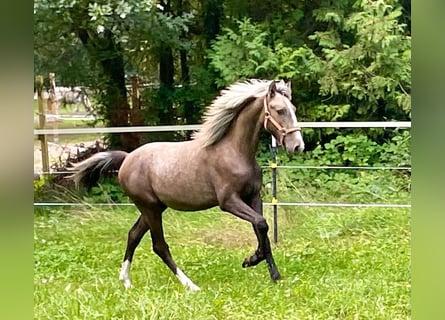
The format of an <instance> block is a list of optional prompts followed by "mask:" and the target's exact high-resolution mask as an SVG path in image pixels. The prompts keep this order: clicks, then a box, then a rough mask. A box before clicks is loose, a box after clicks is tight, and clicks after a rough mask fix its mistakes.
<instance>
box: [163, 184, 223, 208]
mask: <svg viewBox="0 0 445 320" xmlns="http://www.w3.org/2000/svg"><path fill="white" fill-rule="evenodd" d="M192 191H193V190H190V189H188V190H187V189H185V190H183V191H182V192H180V193H176V194H175V195H172V194H157V196H158V198H159V200H161V202H162V203H164V204H165V205H166V206H167V207H169V208H172V209H175V210H181V211H197V210H204V209H208V208H211V207H214V206H216V205H217V204H218V202H217V200H216V197H215V196H213V194H212V193H211V192H206V191H200V192H196V193H195V192H192Z"/></svg>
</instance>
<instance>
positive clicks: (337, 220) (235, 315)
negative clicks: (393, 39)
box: [34, 207, 410, 320]
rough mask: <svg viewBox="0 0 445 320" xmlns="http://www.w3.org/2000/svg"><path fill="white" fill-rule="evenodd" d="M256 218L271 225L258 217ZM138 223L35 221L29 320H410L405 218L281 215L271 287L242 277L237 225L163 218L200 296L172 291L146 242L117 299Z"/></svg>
mask: <svg viewBox="0 0 445 320" xmlns="http://www.w3.org/2000/svg"><path fill="white" fill-rule="evenodd" d="M265 215H266V217H267V218H268V220H269V222H270V224H271V222H272V221H271V209H270V208H269V207H267V209H266V210H265ZM137 216H138V214H137V212H136V209H135V208H133V207H127V208H113V209H112V208H102V209H97V208H96V209H88V208H87V207H79V208H75V209H65V210H61V209H60V210H56V209H48V208H45V209H44V210H43V209H38V210H36V213H35V235H34V239H35V250H34V252H35V280H34V286H35V307H34V308H35V310H34V311H35V319H240V320H241V319H270V320H272V319H274V320H275V319H305V320H306V319H391V320H394V319H410V225H409V221H410V210H409V209H384V208H368V209H353V208H349V209H344V208H343V209H340V208H280V209H279V228H280V229H279V242H278V244H276V245H274V255H275V260H276V263H277V265H278V268H279V270H280V272H281V274H282V276H283V279H282V280H281V281H279V282H277V283H273V282H272V281H271V280H270V278H269V274H268V271H267V267H266V264H265V263H264V262H263V263H261V264H260V265H258V266H256V267H253V268H248V269H243V268H241V262H242V261H243V259H244V257H246V256H247V255H250V254H251V253H252V252H253V250H254V248H255V247H256V240H255V238H254V235H253V231H252V229H251V226H250V225H249V224H248V223H246V222H243V221H241V220H239V219H237V218H235V217H233V216H231V215H229V214H225V213H221V212H220V211H219V210H217V209H213V210H209V211H205V212H201V213H182V212H175V211H167V212H166V213H165V218H164V219H165V220H164V227H165V233H166V238H167V242H168V243H169V245H170V249H171V251H172V254H173V257H174V258H175V260H176V262H177V264H178V266H179V267H181V269H182V270H184V272H185V273H186V274H187V275H188V276H189V277H190V278H191V279H192V280H193V281H194V282H195V283H196V284H197V285H198V286H200V287H201V289H202V290H201V291H200V292H188V291H187V290H185V289H184V288H183V287H182V286H181V285H180V283H179V282H178V281H177V279H176V278H175V277H174V275H173V274H172V273H171V272H170V271H169V270H168V268H167V267H166V266H165V265H164V264H163V263H162V261H161V260H160V259H159V258H158V257H157V256H156V255H155V254H154V253H153V252H152V250H151V240H150V237H149V235H147V236H146V237H145V238H144V239H143V241H142V243H141V245H140V246H139V247H138V249H137V250H136V254H135V260H134V263H133V265H132V279H133V287H132V288H131V289H130V290H128V291H126V290H125V289H124V288H123V286H122V285H121V283H120V282H119V280H118V273H119V269H120V265H121V262H122V258H123V253H124V249H125V243H126V235H127V232H128V230H129V228H130V227H131V226H132V224H133V222H134V221H135V220H136V218H137ZM269 235H270V237H272V233H271V231H270V232H269Z"/></svg>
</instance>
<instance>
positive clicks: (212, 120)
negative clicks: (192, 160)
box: [192, 79, 290, 147]
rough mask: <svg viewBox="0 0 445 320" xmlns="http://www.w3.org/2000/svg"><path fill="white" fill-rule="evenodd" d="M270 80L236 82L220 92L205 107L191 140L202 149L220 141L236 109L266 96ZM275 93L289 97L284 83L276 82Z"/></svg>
mask: <svg viewBox="0 0 445 320" xmlns="http://www.w3.org/2000/svg"><path fill="white" fill-rule="evenodd" d="M270 83H271V80H258V79H250V80H247V81H243V82H236V83H234V84H232V85H230V86H229V87H227V88H226V89H224V90H222V91H221V93H220V94H219V96H218V97H216V98H215V100H213V102H212V103H211V105H210V106H208V107H207V109H206V111H205V112H204V116H203V124H202V127H201V129H200V130H199V131H197V132H195V133H194V135H193V137H192V138H193V139H195V140H200V141H201V142H202V145H203V147H207V146H211V145H213V144H215V143H217V142H218V141H219V140H221V139H222V137H223V136H224V134H225V133H226V132H227V130H228V128H229V127H230V124H231V123H232V121H233V119H234V118H235V116H236V115H237V111H238V109H239V108H240V107H241V106H243V105H244V104H245V103H246V102H247V101H249V100H251V99H256V98H259V97H262V96H265V95H266V94H267V91H268V88H269V85H270ZM276 87H277V91H281V92H283V93H286V94H287V95H288V96H290V92H289V88H288V87H287V86H286V84H285V83H284V81H280V82H277V84H276Z"/></svg>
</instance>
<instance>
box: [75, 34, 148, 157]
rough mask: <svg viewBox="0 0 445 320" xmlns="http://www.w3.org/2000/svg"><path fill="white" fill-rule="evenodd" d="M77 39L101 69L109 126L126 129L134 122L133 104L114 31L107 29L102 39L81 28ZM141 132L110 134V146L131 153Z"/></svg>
mask: <svg viewBox="0 0 445 320" xmlns="http://www.w3.org/2000/svg"><path fill="white" fill-rule="evenodd" d="M77 31H78V36H79V38H80V40H81V41H82V43H83V44H84V46H85V47H86V49H87V52H88V54H89V55H90V57H91V59H92V60H93V61H97V62H98V63H99V64H100V66H101V67H102V72H101V76H102V77H103V81H104V87H103V89H104V91H103V94H102V95H101V100H102V101H101V102H102V104H103V105H104V109H103V116H104V118H105V122H106V125H107V126H110V127H127V126H130V125H131V123H130V121H129V117H130V112H131V110H130V105H129V103H128V100H127V89H126V87H125V69H124V59H123V55H122V51H121V48H120V47H119V46H118V45H116V44H115V43H114V41H113V35H112V33H111V31H109V30H105V31H104V32H103V34H101V35H100V36H96V35H94V36H91V33H88V32H87V30H85V29H79V30H77ZM140 137H141V135H140V134H139V133H119V134H111V135H110V137H109V142H110V145H111V147H113V148H119V149H121V150H126V151H131V150H133V149H135V148H137V147H138V146H139V145H140V140H141V139H140Z"/></svg>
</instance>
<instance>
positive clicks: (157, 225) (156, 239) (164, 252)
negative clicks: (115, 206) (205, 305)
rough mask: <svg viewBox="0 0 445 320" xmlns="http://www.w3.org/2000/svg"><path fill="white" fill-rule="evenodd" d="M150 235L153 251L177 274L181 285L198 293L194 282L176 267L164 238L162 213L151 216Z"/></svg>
mask: <svg viewBox="0 0 445 320" xmlns="http://www.w3.org/2000/svg"><path fill="white" fill-rule="evenodd" d="M150 233H151V239H152V242H153V251H154V252H155V253H156V254H157V255H158V256H159V257H160V258H161V259H162V261H164V263H165V264H166V265H167V266H168V267H169V269H170V270H171V271H172V272H173V273H174V274H175V276H176V277H177V278H178V280H179V281H180V282H181V284H182V285H183V286H184V287H186V288H188V289H190V290H191V291H198V290H200V288H199V287H198V286H197V285H196V284H194V283H193V282H192V280H190V279H189V278H188V277H187V276H186V275H185V274H184V272H182V270H181V269H179V268H178V267H177V266H176V263H175V262H174V261H173V258H172V256H171V253H170V249H169V247H168V244H167V242H166V241H165V238H164V231H163V228H162V213H157V214H155V215H153V216H151V219H150Z"/></svg>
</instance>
